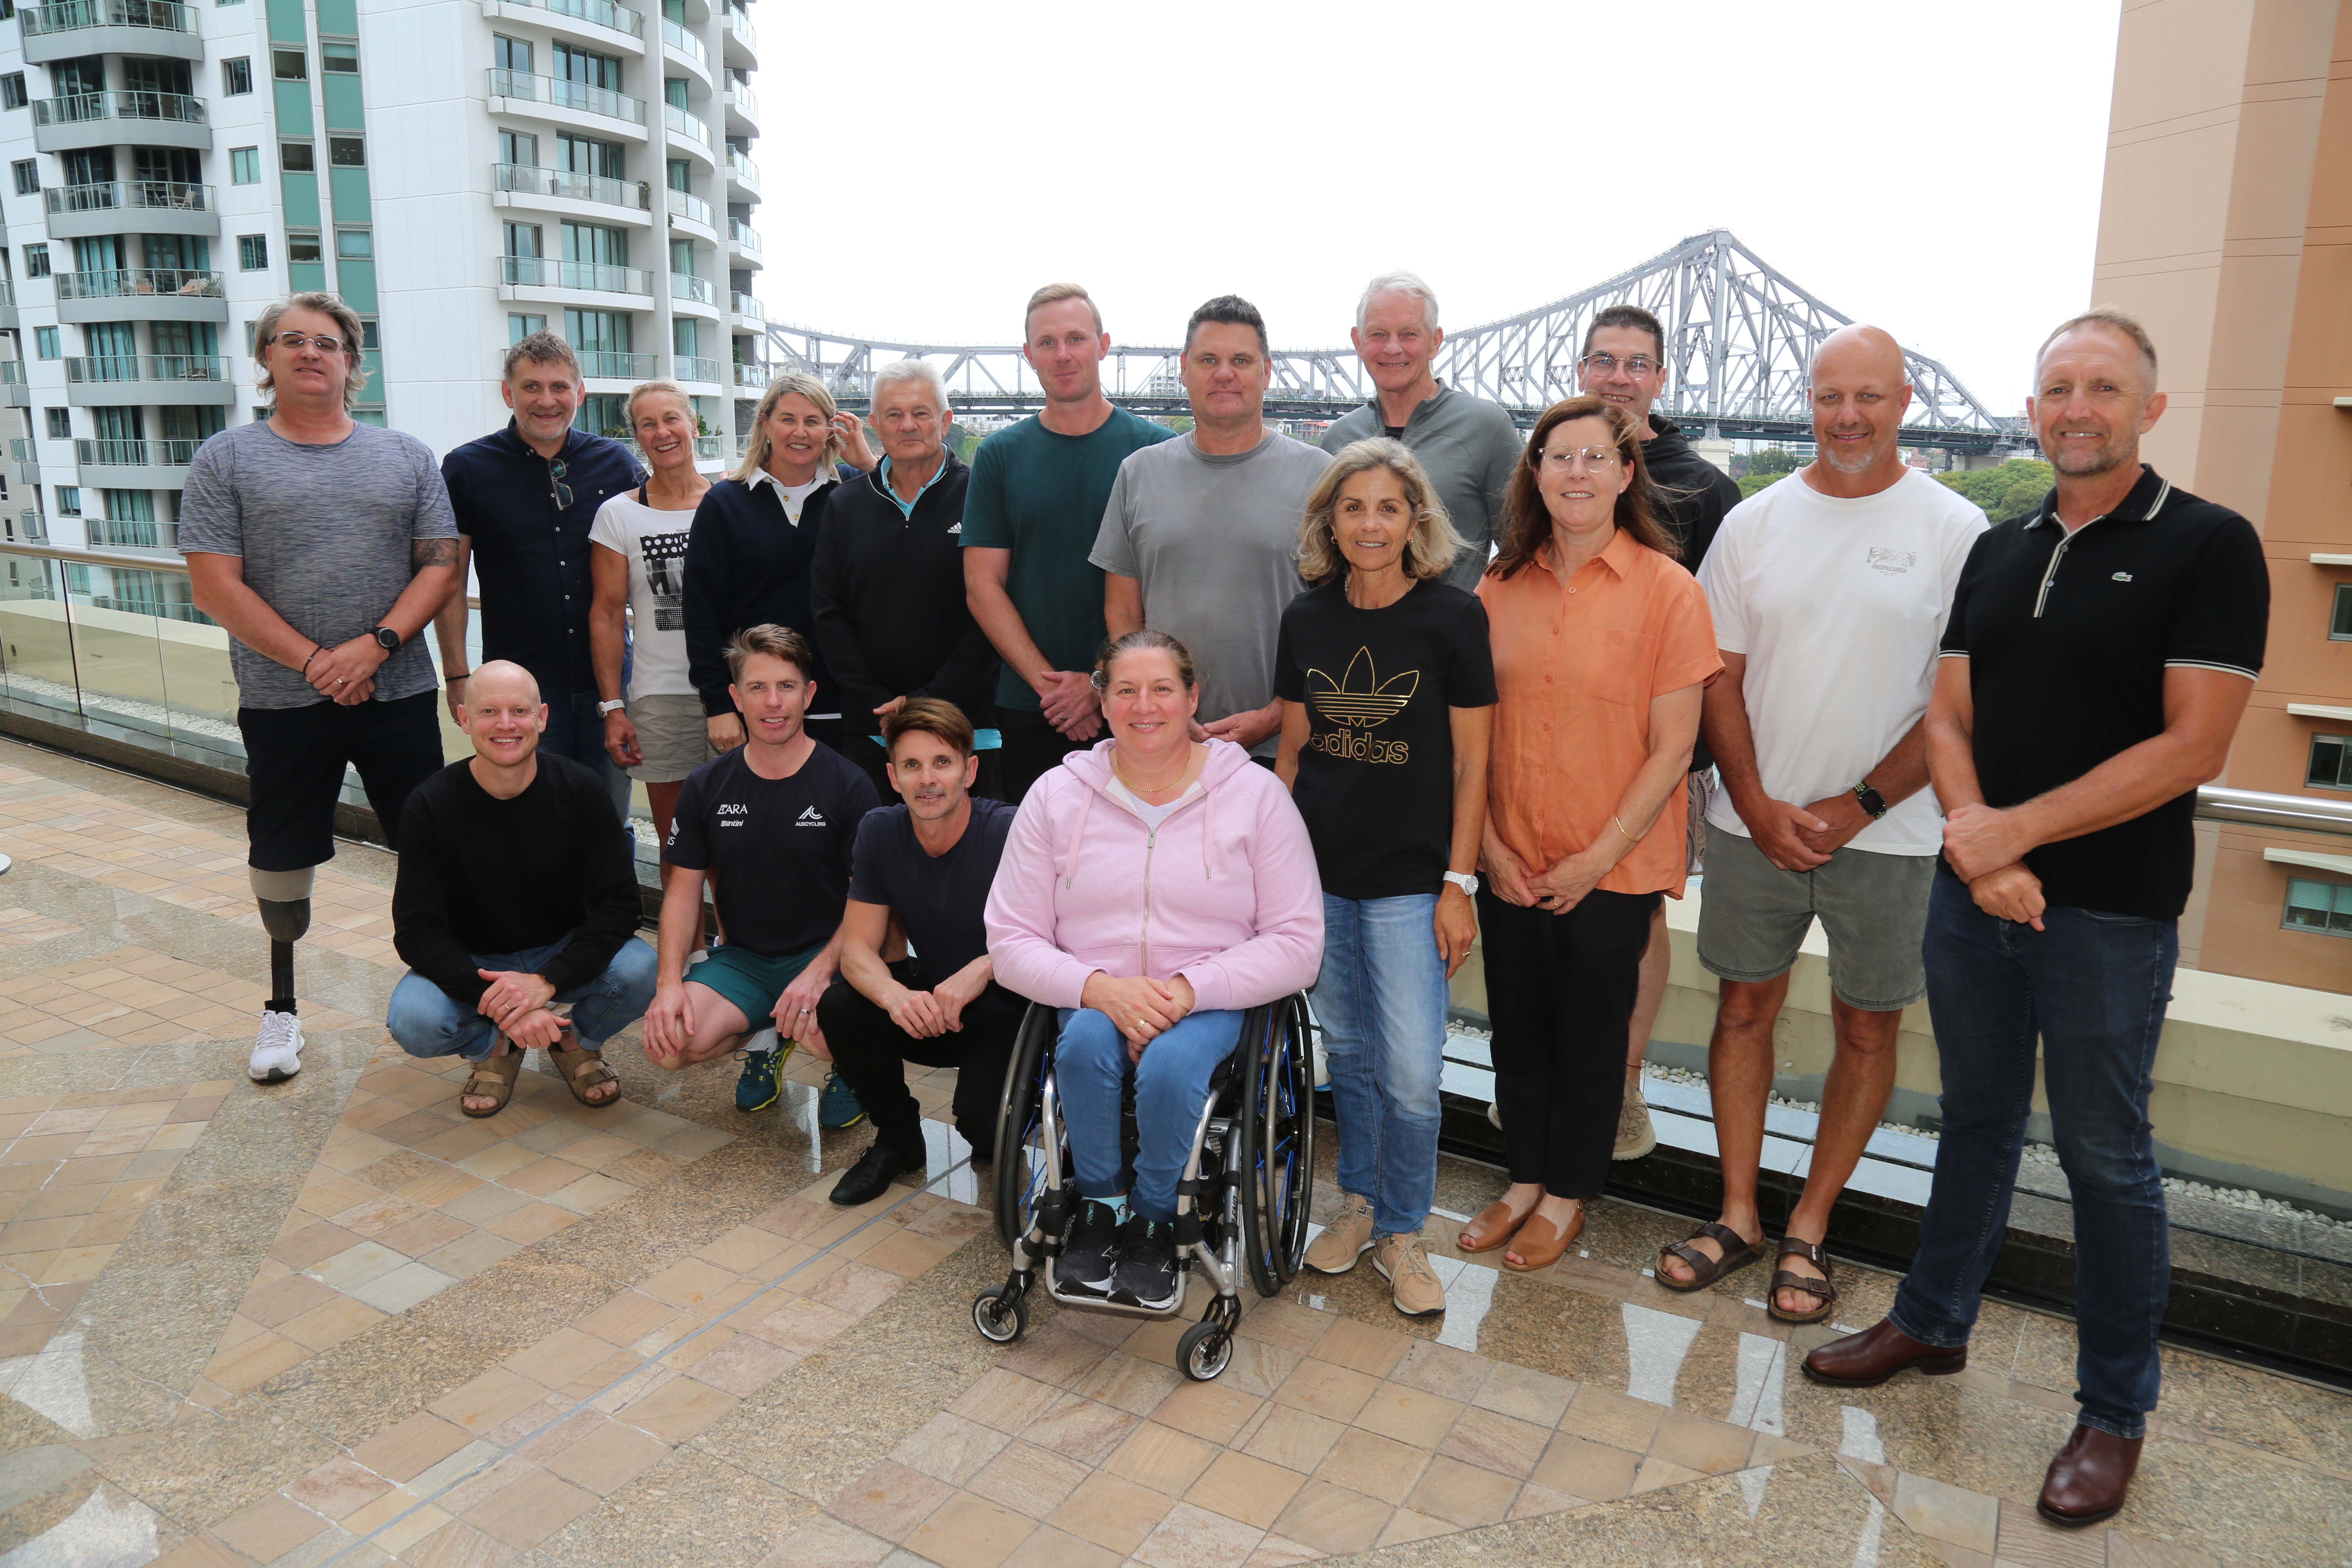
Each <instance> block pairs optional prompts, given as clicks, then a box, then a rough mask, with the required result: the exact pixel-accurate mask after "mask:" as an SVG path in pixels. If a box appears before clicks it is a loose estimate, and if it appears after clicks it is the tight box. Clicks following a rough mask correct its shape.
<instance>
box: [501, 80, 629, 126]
mask: <svg viewBox="0 0 2352 1568" xmlns="http://www.w3.org/2000/svg"><path fill="white" fill-rule="evenodd" d="M490 96H491V97H492V98H521V99H528V100H531V101H532V102H534V103H550V104H553V105H555V106H556V107H557V108H560V109H577V110H582V111H583V112H585V113H589V114H602V115H604V116H605V117H606V118H608V119H612V120H625V121H630V122H631V123H632V124H636V125H643V124H644V123H645V122H646V106H645V103H644V101H643V100H640V99H635V98H631V97H629V96H628V95H627V94H626V93H620V92H614V90H613V89H611V88H607V87H590V86H589V85H588V84H587V83H586V82H584V81H572V80H569V79H565V78H563V77H553V76H534V75H532V74H531V73H530V72H529V71H519V70H510V69H509V68H506V67H504V66H492V67H490ZM673 112H675V110H673Z"/></svg>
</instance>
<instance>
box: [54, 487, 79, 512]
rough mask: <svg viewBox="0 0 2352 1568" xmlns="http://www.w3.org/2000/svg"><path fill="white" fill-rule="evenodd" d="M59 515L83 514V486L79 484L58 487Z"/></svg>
mask: <svg viewBox="0 0 2352 1568" xmlns="http://www.w3.org/2000/svg"><path fill="white" fill-rule="evenodd" d="M80 515H81V487H80V486H79V485H59V486H58V516H59V517H79V516H80Z"/></svg>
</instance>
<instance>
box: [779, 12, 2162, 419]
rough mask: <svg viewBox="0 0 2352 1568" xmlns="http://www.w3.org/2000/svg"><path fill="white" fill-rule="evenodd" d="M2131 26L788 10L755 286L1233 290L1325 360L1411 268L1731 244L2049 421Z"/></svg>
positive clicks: (1623, 255) (1603, 262)
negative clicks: (1319, 350)
mask: <svg viewBox="0 0 2352 1568" xmlns="http://www.w3.org/2000/svg"><path fill="white" fill-rule="evenodd" d="M2116 10H2117V6H2116V0H2090V3H2076V0H2068V3H2066V4H2061V5H2052V4H2049V3H2048V0H2040V3H2021V0H1969V3H1968V4H1957V3H1948V4H1945V5H1932V6H1931V5H1918V4H1911V3H1904V4H1878V5H1855V4H1853V3H1852V0H1847V3H1845V4H1843V5H1811V4H1807V5H1798V4H1781V3H1773V0H1751V3H1749V4H1745V5H1736V4H1717V3H1715V0H1678V3H1675V4H1663V5H1662V4H1648V5H1614V6H1601V5H1590V4H1584V3H1580V0H1568V3H1562V0H1517V3H1513V4H1496V3H1493V0H1422V3H1418V4H1394V3H1392V0H1336V3H1334V0H1325V3H1322V4H1317V5H1304V4H1297V3H1295V0H1254V3H1248V4H1236V3H1234V0H1198V3H1194V0H1160V3H1157V4H1150V3H1147V4H1135V3H1134V0H1127V3H1125V4H1121V3H1119V0H1110V3H1108V4H1106V3H1104V0H1087V3H1084V4H1076V3H1070V0H1010V3H1003V4H996V5H970V4H963V5H939V4H933V3H931V0H907V3H903V4H898V5H885V6H875V5H855V4H852V5H841V4H831V5H803V4H800V3H799V0H793V4H791V5H790V6H789V8H787V6H785V5H773V4H771V5H757V6H755V7H754V10H753V21H754V23H755V24H756V25H757V26H758V27H759V29H760V46H761V61H762V67H763V68H762V69H761V70H760V71H759V72H758V73H757V74H756V75H755V77H754V79H753V86H754V88H755V89H756V90H758V91H759V93H760V96H761V105H762V109H763V111H764V112H763V115H762V130H763V132H764V134H763V135H762V136H761V139H760V140H759V142H756V143H755V144H754V146H753V149H752V154H753V157H754V159H755V161H756V162H757V163H758V164H759V165H760V169H761V183H762V188H763V192H764V195H765V196H766V200H765V202H764V203H763V204H762V205H761V207H760V209H759V217H758V224H759V226H760V227H761V230H762V235H763V237H764V238H765V239H766V241H767V247H766V256H767V258H768V263H769V265H768V268H767V269H766V271H765V273H764V274H763V275H762V276H761V278H760V279H758V281H757V284H756V289H757V292H758V293H759V295H760V297H761V300H762V301H763V302H764V303H765V304H766V306H767V308H768V311H769V314H770V315H771V317H772V318H774V319H777V320H781V321H793V322H797V323H803V324H807V325H813V326H818V327H824V328H826V329H828V330H832V331H842V332H848V333H853V334H857V335H871V336H890V337H898V338H900V339H902V340H903V339H905V338H908V337H914V338H918V339H920V340H921V341H925V342H990V343H1003V342H1012V341H1014V340H1015V338H1016V337H1017V335H1018V333H1019V331H1020V309H1021V303H1022V301H1023V300H1025V299H1026V298H1027V296H1028V293H1029V291H1030V290H1031V289H1034V288H1035V287H1036V286H1037V285H1039V284H1041V283H1044V282H1047V281H1050V280H1058V279H1074V280H1076V281H1079V282H1082V283H1084V284H1086V285H1087V288H1088V289H1091V290H1092V291H1093V292H1094V295H1095V297H1096V299H1097V301H1099V302H1100V303H1101V305H1102V306H1103V309H1104V311H1105V314H1106V316H1107V317H1108V323H1107V324H1108V326H1109V328H1110V331H1111V332H1112V333H1113V335H1114V337H1115V338H1116V339H1118V340H1121V341H1125V342H1158V343H1169V342H1175V341H1176V339H1177V337H1178V335H1179V334H1180V333H1181V329H1182V326H1183V321H1184V319H1185V317H1186V316H1187V315H1188V314H1189V313H1190V311H1191V310H1192V307H1193V306H1194V305H1196V304H1198V303H1199V302H1200V301H1201V300H1204V299H1207V298H1209V297H1210V296H1212V295H1214V294H1222V293H1226V292H1233V293H1238V294H1242V295H1244V296H1245V297H1247V298H1248V299H1250V300H1254V301H1255V303H1256V304H1257V305H1258V307H1259V308H1260V309H1261V310H1264V311H1265V316H1266V321H1267V325H1268V328H1269V329H1270V331H1271V332H1272V334H1273V337H1274V341H1275V342H1276V345H1277V346H1282V347H1292V348H1307V347H1318V346H1326V345H1331V344H1343V343H1345V342H1347V329H1348V327H1349V325H1350V323H1351V321H1352V319H1353V310H1354V306H1355V300H1356V296H1357V293H1358V291H1359V290H1360V289H1361V287H1362V284H1363V281H1364V279H1367V278H1368V277H1370V276H1371V275H1372V274H1374V273H1376V272H1379V271H1382V270H1385V269H1387V268H1392V267H1407V268H1412V269H1413V270H1415V271H1417V272H1419V273H1421V274H1422V275H1423V277H1424V278H1426V279H1429V281H1430V283H1431V285H1432V286H1433V288H1434V289H1436V291H1437V294H1438V297H1439V300H1441V301H1442V303H1443V305H1444V322H1445V324H1446V325H1448V326H1453V327H1461V326H1469V325H1473V324H1475V323H1477V322H1479V321H1488V320H1492V319H1493V318H1495V317H1497V316H1505V315H1511V314H1515V313H1517V312H1518V311H1520V310H1528V309H1530V308H1532V307H1534V306H1536V305H1538V304H1542V303H1544V302H1546V301H1548V300H1553V299H1557V298H1559V297H1560V296H1561V295H1564V294H1569V293H1572V292H1575V291H1576V290H1578V289H1582V288H1584V287H1586V286H1588V285H1590V284H1591V283H1594V282H1597V281H1599V280H1600V279H1602V278H1604V277H1607V276H1609V275H1611V274H1612V273H1614V272H1617V271H1620V270H1622V269H1623V268H1627V267H1630V266H1633V265H1634V264H1636V263H1638V262H1640V261H1642V260H1643V259H1645V258H1648V257H1650V256H1653V255H1655V254H1656V253H1658V252H1659V251H1661V250H1664V249H1665V248H1666V247H1669V246H1671V245H1673V244H1674V243H1675V242H1676V241H1677V240H1679V239H1681V238H1682V237H1685V236H1686V235H1691V234H1696V233H1700V232H1703V231H1705V230H1707V229H1710V228H1714V227H1718V226H1720V227H1724V228H1727V229H1729V230H1730V231H1731V232H1732V233H1733V234H1735V235H1737V236H1738V237H1739V238H1740V239H1741V240H1742V241H1744V242H1745V243H1746V244H1747V245H1748V247H1749V248H1750V249H1752V250H1753V251H1755V252H1756V253H1757V254H1758V255H1759V256H1760V257H1761V258H1763V259H1764V260H1765V261H1767V262H1768V263H1769V264H1770V265H1772V266H1773V267H1775V268H1779V269H1780V271H1781V272H1782V273H1783V274H1785V275H1786V276H1788V277H1789V278H1790V279H1793V280H1794V281H1795V282H1797V283H1798V284H1799V285H1800V286H1801V287H1802V288H1804V289H1808V290H1809V291H1811V293H1812V294H1813V295H1814V296H1815V297H1817V298H1819V299H1821V300H1824V301H1826V302H1827V303H1828V304H1830V305H1831V306H1832V307H1834V308H1835V309H1837V310H1843V311H1844V312H1845V313H1846V314H1848V315H1850V316H1853V317H1854V318H1855V319H1857V320H1860V321H1874V322H1876V323H1878V324H1879V325H1881V326H1884V327H1885V328H1886V329H1888V330H1889V331H1892V332H1894V333H1895V336H1896V337H1897V338H1898V339H1900V340H1901V341H1902V342H1904V344H1905V345H1906V346H1907V347H1910V348H1914V349H1916V350H1918V351H1920V352H1922V353H1927V354H1930V355H1932V356H1934V357H1936V358H1937V359H1940V360H1942V361H1943V362H1944V363H1946V364H1947V365H1948V366H1949V367H1950V368H1951V369H1952V370H1953V372H1954V373H1955V374H1958V376H1959V377H1960V379H1961V380H1962V381H1963V382H1964V383H1966V384H1968V386H1969V389H1970V390H1971V391H1973V392H1975V393H1976V394H1977V395H1978V396H1979V398H1980V399H1981V400H1983V401H1984V403H1985V404H1986V405H1988V406H1989V407H1990V408H1991V409H1992V410H1993V411H1994V412H1996V413H2009V412H2014V411H2015V410H2016V409H2017V408H2018V407H2019V405H2020V403H2021V398H2022V395H2023V394H2024V390H2025V387H2024V377H2025V374H2026V372H2027V368H2028V364H2029V362H2030V356H2031V354H2032V349H2033V346H2034V344H2035V343H2036V342H2039V341H2040V339H2041V337H2042V334H2043V333H2044V332H2045V331H2047V330H2048V328H2049V327H2050V326H2052V325H2054V324H2055V323H2056V322H2057V321H2060V320H2062V319H2063V317H2064V316H2066V315H2067V314H2069V313H2071V312H2073V311H2074V310H2079V309H2081V308H2082V307H2083V306H2084V304H2086V303H2088V302H2089V298H2090V286H2091V262H2092V247H2093V242H2094V238H2095V230H2096V225H2097V218H2098V202H2099V190H2100V183H2101V174H2102V171H2103V169H2104V166H2105V137H2106V127H2107V111H2108V101H2109V97H2110V93H2111V90H2112V86H2113V80H2114V72H2115V47H2116ZM795 98H802V99H803V100H805V101H806V102H807V103H808V105H809V106H810V108H809V110H808V111H807V112H806V113H805V114H804V115H803V116H802V117H801V122H800V123H797V124H796V123H795V122H794V119H795V116H794V111H793V109H792V108H791V105H792V103H793V100H794V99H795ZM935 170H936V171H940V174H937V175H935V174H933V171H935Z"/></svg>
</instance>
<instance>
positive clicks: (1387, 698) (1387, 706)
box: [1307, 647, 1421, 763]
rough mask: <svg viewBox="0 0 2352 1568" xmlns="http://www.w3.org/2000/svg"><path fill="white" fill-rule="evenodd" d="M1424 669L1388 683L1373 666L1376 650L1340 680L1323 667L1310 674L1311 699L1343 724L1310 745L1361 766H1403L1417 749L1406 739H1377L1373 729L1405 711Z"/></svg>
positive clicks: (1364, 653)
mask: <svg viewBox="0 0 2352 1568" xmlns="http://www.w3.org/2000/svg"><path fill="white" fill-rule="evenodd" d="M1420 687H1421V671H1419V670H1417V669H1408V670H1406V671H1405V672H1404V673H1403V674H1402V675H1392V676H1391V677H1389V679H1386V680H1382V679H1381V678H1380V673H1379V671H1378V670H1376V669H1375V668H1373V667H1372V650H1371V649H1370V648H1368V647H1360V648H1358V649H1357V650H1356V657H1355V658H1352V659H1350V660H1349V662H1348V669H1347V673H1346V674H1344V675H1342V676H1341V677H1340V678H1339V679H1337V680H1334V679H1331V678H1330V677H1329V676H1328V675H1326V674H1324V673H1323V671H1321V670H1319V669H1310V670H1308V671H1307V703H1308V705H1309V706H1311V707H1312V708H1313V709H1314V710H1315V711H1316V712H1318V713H1319V714H1321V715H1322V717H1323V718H1324V719H1325V720H1326V721H1328V722H1330V723H1332V724H1335V725H1337V726H1339V728H1337V729H1333V730H1327V731H1324V732H1323V733H1322V734H1320V735H1318V736H1316V737H1315V738H1314V739H1313V740H1311V741H1309V742H1307V744H1309V745H1310V746H1312V747H1314V748H1315V749H1316V750H1317V751H1320V752H1329V753H1330V754H1331V755H1332V756H1335V757H1343V758H1345V759H1347V760H1348V761H1349V762H1357V763H1402V762H1404V761H1405V760H1406V759H1407V758H1408V757H1409V756H1410V754H1411V752H1412V748H1411V747H1410V745H1408V744H1407V743H1406V742H1402V741H1396V742H1390V741H1381V740H1378V739H1375V738H1374V737H1373V736H1372V735H1371V734H1370V731H1372V730H1374V729H1376V728H1378V727H1379V726H1381V725H1382V724H1385V723H1387V722H1388V721H1390V720H1391V719H1393V718H1395V717H1396V716H1397V715H1398V714H1399V713H1402V712H1403V711H1404V709H1405V705H1406V704H1407V703H1409V702H1411V701H1412V694H1413V693H1414V692H1415V691H1416V690H1418V689H1420Z"/></svg>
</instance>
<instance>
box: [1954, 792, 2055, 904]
mask: <svg viewBox="0 0 2352 1568" xmlns="http://www.w3.org/2000/svg"><path fill="white" fill-rule="evenodd" d="M2032 847H2034V845H2033V840H2032V837H2031V836H2030V835H2029V834H2027V832H2026V831H2025V829H2024V827H2023V826H2022V825H2021V824H2020V823H2019V821H2018V820H2017V816H2016V814H2015V813H2014V812H2010V811H2003V810H2000V809H1998V808H1996V807H1993V806H1990V805H1963V806H1959V807H1957V808H1955V809H1954V810H1953V811H1951V812H1949V813H1948V814H1947V815H1946V816H1945V818H1944V861H1945V863H1946V864H1947V865H1948V866H1950V867H1951V868H1952V869H1953V870H1954V871H1956V872H1958V874H1959V876H1960V879H1961V880H1963V881H1965V882H1966V883H1968V885H1969V896H1970V897H1971V898H1973V899H1975V900H1976V901H1977V908H1979V909H1980V910H1983V911H1984V912H1985V913H1987V914H1989V915H1990V916H1992V917H1993V918H1994V919H1995V920H2003V921H2015V922H2017V923H2018V924H2019V925H2030V926H2032V928H2033V929H2034V930H2035V931H2041V930H2042V910H2044V909H2046V908H2047V907H2048V904H2047V902H2046V900H2043V898H2042V879H2041V878H2039V877H2037V876H2035V875H2034V874H2033V873H2032V871H2029V870H2027V869H2026V867H2025V853H2026V851H2027V850H2029V849H2032Z"/></svg>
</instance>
